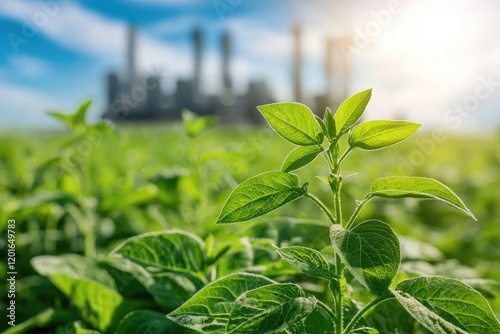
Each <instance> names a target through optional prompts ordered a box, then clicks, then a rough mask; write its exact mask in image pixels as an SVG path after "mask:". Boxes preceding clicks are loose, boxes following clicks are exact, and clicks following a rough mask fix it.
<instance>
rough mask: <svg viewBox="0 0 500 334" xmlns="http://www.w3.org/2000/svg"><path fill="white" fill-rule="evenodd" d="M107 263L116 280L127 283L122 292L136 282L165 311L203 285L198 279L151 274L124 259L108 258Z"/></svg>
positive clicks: (168, 273) (180, 302) (172, 274)
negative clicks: (112, 269)
mask: <svg viewBox="0 0 500 334" xmlns="http://www.w3.org/2000/svg"><path fill="white" fill-rule="evenodd" d="M107 262H108V264H109V265H111V266H113V267H114V268H115V269H116V270H117V275H118V279H119V280H120V281H125V282H126V283H127V290H126V291H124V292H129V291H130V289H131V288H133V284H134V283H135V281H136V282H137V283H136V284H140V285H142V287H144V288H145V290H146V291H147V292H148V293H149V294H150V295H151V296H152V297H153V298H154V300H155V302H156V304H158V305H159V306H161V307H162V308H164V309H166V310H173V309H175V308H177V307H179V306H181V305H182V304H184V303H185V302H186V301H187V300H188V299H189V298H191V297H192V296H193V295H194V294H195V293H196V291H197V290H198V288H200V287H201V286H203V285H204V282H202V281H200V280H199V279H192V278H191V279H189V278H187V277H185V276H182V275H179V274H175V273H170V272H167V273H164V272H162V273H151V272H149V271H148V270H146V269H145V268H144V267H142V266H140V265H139V264H137V263H134V262H132V261H130V260H128V259H125V258H118V257H109V258H108V259H107ZM127 274H129V275H130V276H127ZM138 288H139V287H137V288H136V289H138Z"/></svg>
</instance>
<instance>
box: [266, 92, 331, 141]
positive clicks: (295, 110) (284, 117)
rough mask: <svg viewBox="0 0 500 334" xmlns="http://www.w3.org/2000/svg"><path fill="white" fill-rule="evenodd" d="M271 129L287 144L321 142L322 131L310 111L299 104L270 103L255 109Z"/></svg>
mask: <svg viewBox="0 0 500 334" xmlns="http://www.w3.org/2000/svg"><path fill="white" fill-rule="evenodd" d="M257 108H258V109H259V111H260V112H261V113H262V115H263V116H264V117H265V118H266V120H267V122H268V123H269V125H271V127H272V128H273V129H274V130H275V131H276V132H277V133H278V134H280V135H281V136H282V137H283V138H285V139H286V140H288V141H289V142H291V143H293V144H296V145H301V146H307V145H318V144H321V143H322V142H323V131H321V127H320V126H319V125H318V123H317V122H316V120H315V119H314V114H313V113H312V111H311V110H310V109H309V108H308V107H306V106H305V105H303V104H301V103H295V102H288V103H272V104H267V105H263V106H259V107H257Z"/></svg>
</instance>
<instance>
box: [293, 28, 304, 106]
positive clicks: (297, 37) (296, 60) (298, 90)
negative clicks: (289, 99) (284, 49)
mask: <svg viewBox="0 0 500 334" xmlns="http://www.w3.org/2000/svg"><path fill="white" fill-rule="evenodd" d="M293 36H294V44H295V45H294V57H293V93H294V97H295V101H296V102H301V101H302V75H301V70H302V46H301V38H302V29H301V27H300V25H298V24H297V25H295V27H294V29H293Z"/></svg>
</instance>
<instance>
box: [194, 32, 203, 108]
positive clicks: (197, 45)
mask: <svg viewBox="0 0 500 334" xmlns="http://www.w3.org/2000/svg"><path fill="white" fill-rule="evenodd" d="M193 42H194V78H193V94H194V98H195V99H196V98H198V97H199V96H200V81H201V57H202V46H203V45H202V44H203V36H202V32H201V28H200V27H197V28H196V29H195V30H194V32H193Z"/></svg>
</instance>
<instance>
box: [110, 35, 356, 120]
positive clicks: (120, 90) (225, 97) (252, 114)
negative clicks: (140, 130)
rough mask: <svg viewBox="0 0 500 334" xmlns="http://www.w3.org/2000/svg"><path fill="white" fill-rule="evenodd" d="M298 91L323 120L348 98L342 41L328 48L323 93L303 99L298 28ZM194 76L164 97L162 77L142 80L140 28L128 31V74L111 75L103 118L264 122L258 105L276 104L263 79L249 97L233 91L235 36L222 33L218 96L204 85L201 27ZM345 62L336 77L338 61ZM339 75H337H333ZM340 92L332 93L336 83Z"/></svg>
mask: <svg viewBox="0 0 500 334" xmlns="http://www.w3.org/2000/svg"><path fill="white" fill-rule="evenodd" d="M293 38H294V47H293V67H292V69H291V70H292V71H293V73H292V74H293V87H290V88H291V89H293V92H294V100H295V101H296V102H304V100H306V101H307V104H308V105H312V106H313V107H315V108H313V110H315V112H317V113H318V114H319V115H320V116H322V114H323V112H324V110H325V108H326V107H327V106H328V107H330V108H332V111H334V110H336V107H337V106H338V105H339V104H340V101H342V100H343V99H345V98H346V97H347V96H348V87H349V79H350V71H349V64H348V62H347V60H346V59H345V57H343V55H341V54H340V53H338V54H335V49H334V45H335V43H336V42H338V40H333V39H328V40H327V41H326V47H325V51H326V52H325V57H324V59H325V63H324V75H325V81H326V88H325V91H324V93H323V94H320V95H318V96H315V97H312V98H309V97H306V96H304V95H305V94H304V92H303V91H304V90H303V87H302V86H303V83H302V63H303V56H302V28H301V27H300V26H299V25H296V26H295V27H294V29H293ZM192 40H193V47H194V50H193V67H194V75H193V77H192V78H191V79H188V80H184V79H178V80H177V82H176V86H175V91H174V92H172V93H170V94H169V93H164V92H163V91H162V89H161V81H160V78H159V77H158V76H154V75H152V76H148V77H145V76H141V75H139V74H138V73H137V71H136V48H137V30H136V28H135V27H134V26H133V25H130V26H129V27H128V32H127V51H126V73H125V75H124V76H123V77H122V78H120V77H119V76H118V75H117V74H116V73H110V74H109V75H108V77H107V85H108V92H107V104H108V105H107V108H106V110H105V111H104V113H103V115H102V118H103V119H108V120H111V121H115V122H134V121H135V122H137V121H161V120H165V121H169V120H170V121H173V120H178V119H180V118H181V112H182V110H184V109H189V110H191V111H193V112H195V113H196V114H199V115H209V114H216V115H218V116H219V117H220V119H221V121H222V122H223V123H229V124H231V123H262V122H263V121H264V119H263V117H262V116H261V115H260V113H259V112H258V110H257V108H256V106H258V105H262V104H268V103H272V102H276V101H275V100H274V98H273V96H272V93H271V90H270V89H269V87H268V86H267V84H266V82H265V81H263V80H259V81H250V82H249V83H248V87H247V90H246V92H245V93H244V94H242V95H238V94H237V93H236V92H235V91H234V89H233V79H232V76H231V72H230V67H231V36H230V34H229V32H227V31H225V32H223V34H222V36H221V43H220V47H221V64H222V66H221V69H222V70H221V82H222V87H220V90H219V94H218V95H207V94H204V93H203V90H202V87H201V72H202V66H203V31H202V30H201V29H200V28H199V27H197V28H195V29H194V30H193V33H192ZM335 56H337V58H339V60H340V62H339V63H340V65H339V67H338V70H337V71H336V72H335V73H334V71H333V70H334V68H333V59H334V58H335ZM334 74H335V75H334ZM338 79H340V86H341V89H338V90H337V92H336V94H333V90H334V88H333V86H334V82H336V83H337V86H338V83H339V80H338Z"/></svg>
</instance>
